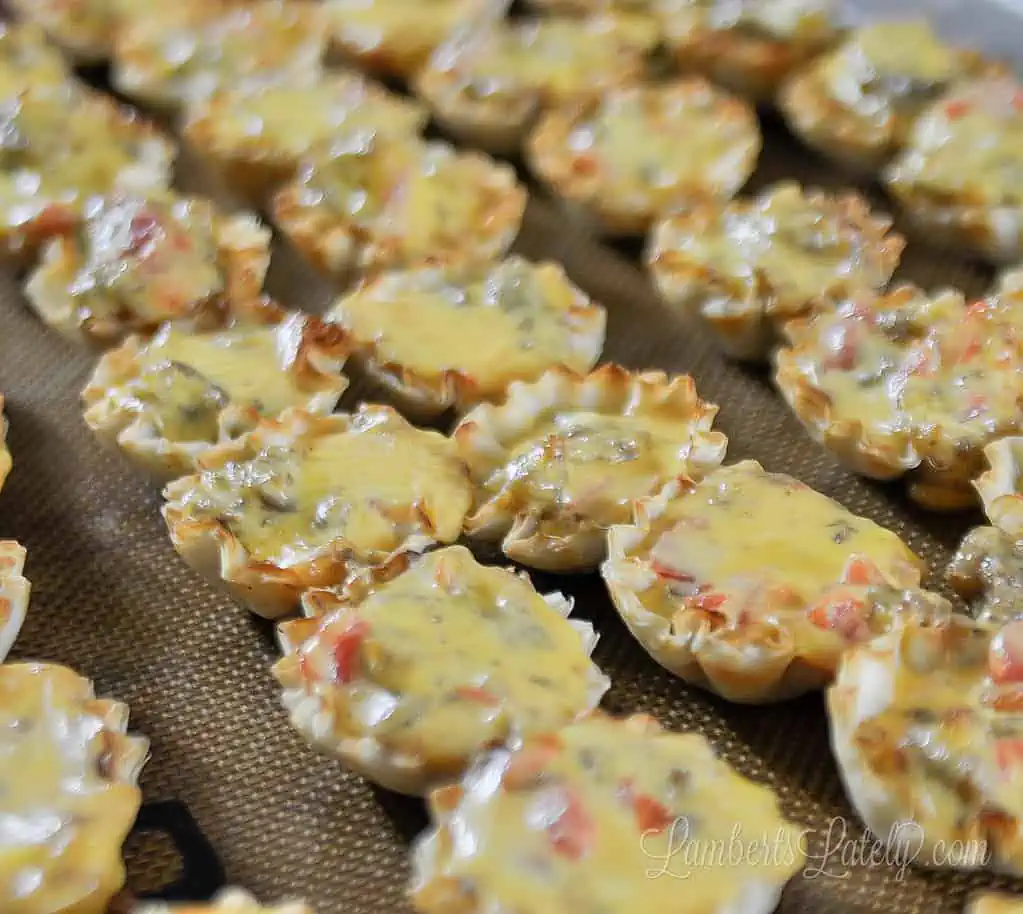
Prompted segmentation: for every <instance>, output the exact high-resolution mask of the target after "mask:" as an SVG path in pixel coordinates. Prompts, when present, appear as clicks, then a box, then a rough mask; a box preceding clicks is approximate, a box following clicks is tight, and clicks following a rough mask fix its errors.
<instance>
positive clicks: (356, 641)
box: [334, 619, 369, 683]
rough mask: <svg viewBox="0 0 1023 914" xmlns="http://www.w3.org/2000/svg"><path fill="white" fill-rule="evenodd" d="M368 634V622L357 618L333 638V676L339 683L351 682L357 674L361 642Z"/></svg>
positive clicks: (359, 665)
mask: <svg viewBox="0 0 1023 914" xmlns="http://www.w3.org/2000/svg"><path fill="white" fill-rule="evenodd" d="M368 634H369V624H368V623H367V622H366V621H365V620H363V619H358V620H356V621H355V622H353V623H352V624H351V625H349V626H348V628H346V629H345V630H344V631H343V632H341V634H340V635H338V636H337V637H336V638H335V639H334V668H335V673H334V678H335V680H336V681H337V682H339V683H348V682H351V681H352V680H353V679H355V678H356V677H357V676H358V675H359V670H360V667H361V663H360V657H361V651H362V643H363V641H365V640H366V636H367V635H368Z"/></svg>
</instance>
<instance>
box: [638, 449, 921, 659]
mask: <svg viewBox="0 0 1023 914" xmlns="http://www.w3.org/2000/svg"><path fill="white" fill-rule="evenodd" d="M668 510H669V514H668V515H667V517H666V518H664V519H661V520H659V521H658V525H657V528H656V530H655V532H653V533H651V534H650V536H649V537H648V540H647V548H649V562H650V568H651V570H652V571H653V572H654V575H655V576H656V584H657V586H655V587H654V588H653V589H652V590H651V591H650V592H649V593H648V594H645V595H644V605H645V606H646V607H647V608H648V609H650V610H651V611H653V612H656V613H658V614H660V615H662V616H664V617H665V618H668V619H671V620H672V621H673V623H674V624H675V626H676V628H677V629H678V630H679V631H683V630H688V629H689V628H691V623H692V620H693V617H694V615H695V616H700V617H701V618H702V617H703V615H704V614H706V616H707V617H708V618H709V620H710V622H711V627H712V628H719V627H724V626H728V627H737V628H740V629H741V628H744V627H746V626H750V625H757V624H760V623H764V622H767V623H770V624H772V625H777V624H783V625H784V624H786V622H785V620H786V618H788V619H791V620H792V622H793V624H798V622H799V620H800V619H809V621H810V622H812V623H813V624H814V625H816V626H818V627H820V628H823V629H829V630H833V631H837V632H838V633H839V634H841V635H843V636H844V637H847V638H850V639H851V640H862V639H863V638H866V637H869V636H870V635H871V634H872V633H874V632H876V631H878V630H884V628H885V625H886V618H887V615H888V613H886V612H885V609H886V607H885V606H884V605H883V604H884V602H885V600H888V599H892V598H894V599H895V600H896V601H901V599H902V596H901V595H896V594H895V593H887V592H885V593H884V594H883V596H884V597H885V600H881V599H880V596H881V595H882V594H881V591H887V590H888V589H890V588H888V587H886V585H889V584H895V585H900V586H905V585H906V584H907V583H908V584H914V585H915V584H916V583H917V582H918V580H919V572H918V570H917V569H918V568H919V565H920V563H919V560H918V559H917V558H916V556H914V555H913V553H912V552H911V551H910V550H909V548H908V547H907V546H906V545H905V544H904V543H903V542H902V541H901V540H900V539H899V538H898V537H897V536H896V535H895V534H894V533H891V532H890V531H888V530H885V529H884V528H883V527H880V526H878V525H877V524H875V523H874V522H873V521H870V520H867V519H866V518H862V517H858V516H856V515H855V514H852V513H850V512H849V511H847V510H846V509H845V508H843V507H842V506H841V505H839V504H838V503H837V502H834V501H832V500H831V499H830V498H827V497H826V496H824V495H821V494H820V493H818V492H815V491H814V490H813V489H810V488H809V487H807V486H805V485H803V483H801V482H797V481H796V480H795V479H792V478H791V477H789V476H783V475H780V474H773V473H765V472H764V471H763V470H762V469H760V467H759V466H757V465H756V464H753V463H740V464H736V465H735V466H731V467H724V468H722V469H720V470H717V471H716V472H714V473H712V474H710V475H709V476H707V478H706V479H705V480H704V481H703V482H701V483H697V484H692V485H691V486H690V488H689V489H688V490H687V491H684V492H683V493H682V494H681V495H680V496H679V497H678V498H677V499H675V500H674V501H673V502H672V503H671V505H670V507H669V509H668ZM796 527H798V529H799V533H798V535H794V530H795V528H796ZM875 585H877V587H878V588H879V589H875V591H874V592H873V593H871V592H869V588H871V587H872V586H875ZM892 608H893V607H890V606H889V607H887V609H888V610H891V609H892Z"/></svg>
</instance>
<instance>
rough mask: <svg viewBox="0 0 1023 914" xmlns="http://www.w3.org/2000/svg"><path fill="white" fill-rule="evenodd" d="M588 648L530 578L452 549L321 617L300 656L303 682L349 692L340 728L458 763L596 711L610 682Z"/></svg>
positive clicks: (342, 701)
mask: <svg viewBox="0 0 1023 914" xmlns="http://www.w3.org/2000/svg"><path fill="white" fill-rule="evenodd" d="M299 624H300V625H301V624H302V623H299ZM587 648H588V645H586V644H584V642H583V639H582V637H581V636H580V633H579V632H578V631H577V630H576V629H575V628H574V627H573V626H572V625H571V624H570V623H569V622H568V621H567V620H566V619H565V618H564V616H562V615H561V614H560V613H559V612H558V611H557V610H556V609H554V608H553V607H552V606H551V605H549V604H548V603H547V602H546V601H545V600H544V598H543V597H542V596H540V594H538V593H537V592H536V590H534V589H533V586H532V585H531V584H530V583H529V580H528V579H526V578H523V577H520V576H519V575H517V574H514V573H513V572H510V571H507V570H504V569H498V568H488V567H485V566H483V565H480V564H478V563H477V562H476V561H475V560H474V559H473V557H472V554H471V553H470V552H469V551H468V550H467V549H465V548H464V547H461V546H451V547H448V548H446V549H440V550H438V551H436V552H432V553H429V554H428V555H426V556H424V557H423V558H422V559H420V560H417V561H416V563H415V564H414V565H413V566H412V567H411V568H410V569H409V570H408V571H405V572H404V573H403V574H400V575H399V576H398V577H396V578H394V579H393V580H391V581H388V582H386V583H384V584H382V585H380V586H379V587H376V588H375V589H373V590H371V591H370V593H369V595H368V596H367V597H366V598H365V599H364V600H362V601H361V602H359V603H358V604H357V605H355V606H352V607H347V606H343V605H342V607H341V608H340V609H339V610H337V611H336V612H332V613H330V614H329V615H327V616H326V617H324V619H323V621H322V622H321V623H320V624H319V627H318V629H317V631H316V632H315V634H313V635H312V637H311V638H309V639H308V640H307V641H306V642H305V643H304V644H302V645H299V647H298V652H299V656H300V658H301V659H300V661H299V663H300V668H301V671H302V676H303V677H304V679H305V682H306V688H308V689H313V690H316V691H317V692H319V693H320V694H323V695H324V696H325V700H331V697H332V693H338V692H339V690H343V693H344V694H343V696H342V695H341V694H336V697H333V700H331V705H332V706H334V707H335V708H337V710H338V711H339V712H340V713H341V720H340V721H339V723H340V731H341V733H342V734H344V735H347V736H350V737H353V738H354V737H358V736H370V737H373V738H375V739H377V740H379V741H380V742H381V743H383V744H385V745H386V746H388V748H390V749H392V750H397V751H404V752H408V753H410V754H413V755H420V756H424V757H425V759H426V760H427V761H428V762H432V763H435V764H436V763H441V764H443V763H444V762H445V761H446V762H449V763H452V764H454V765H456V766H457V767H461V766H462V765H464V763H465V761H466V760H467V759H469V758H471V757H472V756H474V755H475V754H476V753H477V752H478V751H479V750H480V749H482V748H484V747H487V746H490V745H495V744H498V743H501V742H504V741H505V740H507V739H508V738H509V737H510V736H513V735H521V734H528V733H536V732H545V731H547V730H553V729H557V728H558V727H560V726H562V725H564V724H566V723H569V722H571V721H572V720H574V719H575V718H576V717H578V716H580V715H581V714H583V713H585V712H587V711H589V710H590V709H591V708H592V707H593V705H594V704H595V703H596V701H597V699H598V697H599V695H600V693H601V692H602V691H603V689H604V687H606V682H605V680H604V678H603V677H602V676H601V674H600V673H599V671H598V670H597V668H596V667H595V666H594V665H593V664H592V662H591V661H590V659H589V652H588V649H587Z"/></svg>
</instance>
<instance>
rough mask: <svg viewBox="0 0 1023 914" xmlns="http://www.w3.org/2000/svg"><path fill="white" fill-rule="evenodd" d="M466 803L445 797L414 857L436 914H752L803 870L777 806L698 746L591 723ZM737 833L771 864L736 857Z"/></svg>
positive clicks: (553, 737) (525, 757) (685, 739)
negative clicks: (494, 913)
mask: <svg viewBox="0 0 1023 914" xmlns="http://www.w3.org/2000/svg"><path fill="white" fill-rule="evenodd" d="M455 793H456V791H454V790H452V791H449V792H447V793H438V794H437V795H435V798H434V801H433V807H434V815H435V817H439V822H438V823H437V828H438V831H436V832H433V833H432V834H429V835H428V838H427V840H426V841H425V842H422V843H421V844H420V845H419V847H418V848H417V850H416V853H415V854H414V858H413V862H414V864H415V865H416V868H417V870H418V873H417V877H416V880H415V882H416V889H415V890H414V903H415V905H416V908H417V910H419V911H422V912H424V914H439V912H442V911H450V910H456V909H457V908H458V906H459V905H462V906H463V907H464V906H465V904H467V903H468V899H472V905H473V906H474V907H476V906H478V907H479V909H480V910H487V909H492V910H504V911H529V912H531V914H564V912H565V911H572V912H573V914H629V912H635V911H643V912H644V914H677V912H678V911H679V910H680V903H681V904H682V905H683V907H684V908H685V909H687V910H692V911H719V910H740V909H741V904H742V902H741V901H740V899H743V898H747V897H748V895H747V893H748V892H749V891H750V890H751V889H752V887H753V885H754V884H757V885H758V886H760V887H761V889H762V890H765V894H768V895H770V893H771V892H772V891H779V890H780V888H781V886H782V885H783V884H784V883H785V882H786V881H787V879H788V878H789V877H790V876H791V875H792V874H793V873H794V872H795V871H796V870H797V869H798V868H799V866H800V865H801V862H802V851H801V849H800V846H799V844H800V836H799V831H798V829H797V828H796V827H795V826H793V825H790V824H788V823H787V822H785V820H784V819H782V817H781V815H780V813H779V811H778V806H777V801H776V800H775V799H774V797H773V796H772V795H771V793H770V792H769V791H768V790H766V789H765V788H763V787H761V786H759V785H756V784H754V783H752V782H751V781H748V780H746V779H745V778H742V777H740V776H739V775H737V774H735V773H734V772H733V771H732V770H731V769H730V768H728V766H727V765H726V764H725V763H724V762H721V761H719V760H718V759H716V758H715V757H714V755H713V752H712V750H711V749H710V746H709V745H708V743H707V742H706V740H704V738H703V737H701V736H697V735H695V734H686V735H681V734H670V733H665V732H660V731H654V732H651V731H650V729H647V730H646V731H645V732H643V731H638V730H637V729H636V728H635V726H633V725H630V722H625V723H624V724H623V723H621V722H617V721H612V720H607V719H601V718H590V719H587V720H584V721H582V722H580V723H577V724H574V725H572V726H569V727H566V728H565V729H563V730H561V731H560V732H559V733H557V734H550V735H547V736H544V737H542V738H541V737H538V738H537V739H535V740H530V741H527V742H526V744H525V746H524V747H523V748H521V749H519V750H517V751H514V752H512V753H510V754H509V753H507V752H504V751H501V752H497V753H494V754H493V755H492V756H491V757H490V758H489V759H488V761H487V762H486V763H485V765H483V766H482V767H481V768H480V769H478V770H477V771H476V772H474V774H473V775H470V777H469V778H468V779H467V780H466V781H465V782H464V788H463V790H461V791H458V792H457V795H456V796H455V797H454V798H451V794H455ZM449 803H450V804H451V805H452V806H453V808H448V805H449ZM442 804H443V808H441V807H442ZM736 831H738V833H740V834H741V835H742V844H743V847H744V848H746V849H747V850H748V849H749V848H751V847H753V846H754V845H755V846H756V847H757V848H758V849H759V850H760V852H758V853H756V854H751V853H736V854H728V853H727V852H726V847H727V844H728V839H729V835H734V834H735V833H736ZM687 845H688V848H687ZM683 851H686V853H683ZM690 851H691V852H695V853H689V852H690ZM434 879H436V880H437V883H436V884H434V881H433V880H434ZM445 884H446V885H447V886H450V888H445ZM680 898H684V901H682V902H680ZM767 907H769V905H766V904H765V905H764V908H765V909H766V908H767Z"/></svg>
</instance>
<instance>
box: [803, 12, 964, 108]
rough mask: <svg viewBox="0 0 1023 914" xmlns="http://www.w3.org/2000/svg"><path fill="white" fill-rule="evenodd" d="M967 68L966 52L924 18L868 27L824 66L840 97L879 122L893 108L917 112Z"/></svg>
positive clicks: (834, 92)
mask: <svg viewBox="0 0 1023 914" xmlns="http://www.w3.org/2000/svg"><path fill="white" fill-rule="evenodd" d="M963 71H964V68H963V63H962V55H961V54H959V53H958V52H957V51H955V50H954V49H952V48H950V47H949V46H948V45H946V44H944V43H943V42H942V41H941V39H939V38H938V36H937V35H935V34H934V32H933V31H932V30H931V28H930V26H929V25H928V23H927V22H926V21H924V20H909V21H906V22H884V23H879V24H877V25H871V26H867V27H865V28H862V29H860V30H859V31H857V32H856V33H855V34H854V35H853V36H852V37H851V38H850V39H849V41H848V42H846V44H844V45H843V46H842V47H841V48H840V49H839V50H838V51H836V52H835V53H834V54H832V55H830V57H829V58H828V59H827V60H826V61H825V62H823V63H822V64H821V67H820V75H821V77H822V79H823V81H824V83H825V85H826V86H827V87H828V90H829V93H830V95H831V96H832V97H833V98H834V99H835V100H836V101H838V102H841V103H842V104H843V105H845V106H846V107H848V108H849V109H851V110H853V111H855V112H856V113H857V114H858V115H860V116H861V117H866V118H872V119H876V120H877V121H878V122H879V123H886V122H887V121H888V120H889V119H890V118H891V117H892V115H893V113H902V112H904V113H906V114H907V115H912V114H915V113H916V112H917V111H919V109H920V108H921V107H922V106H923V105H924V104H926V103H927V102H930V101H933V100H934V99H935V98H936V97H937V96H938V95H940V94H941V93H942V92H943V91H944V90H945V88H946V87H947V86H948V84H949V83H950V82H952V81H953V80H954V79H957V78H959V77H961V76H962V75H963Z"/></svg>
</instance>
